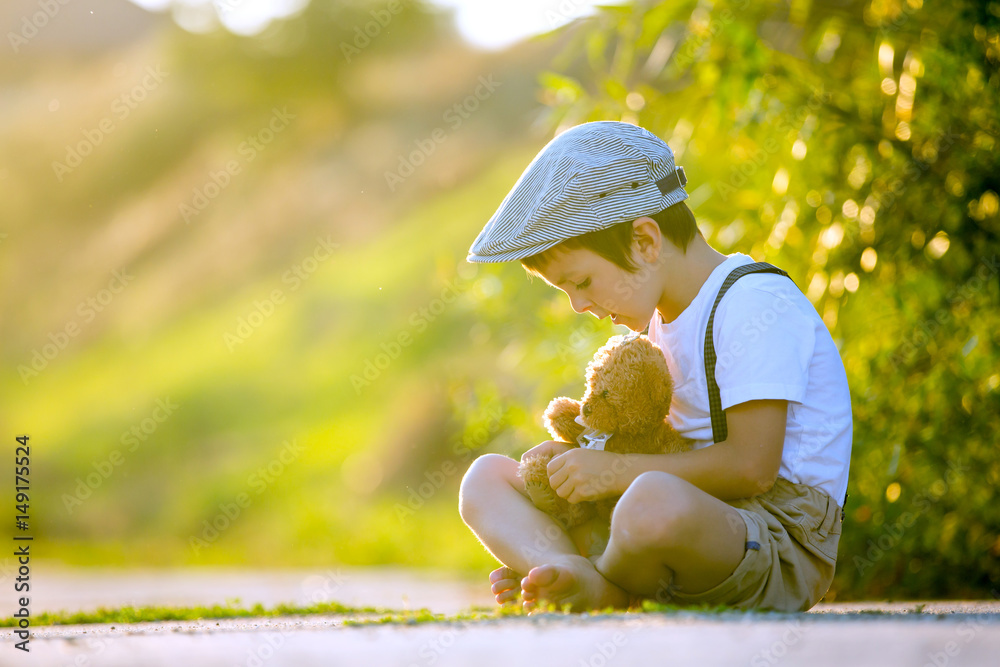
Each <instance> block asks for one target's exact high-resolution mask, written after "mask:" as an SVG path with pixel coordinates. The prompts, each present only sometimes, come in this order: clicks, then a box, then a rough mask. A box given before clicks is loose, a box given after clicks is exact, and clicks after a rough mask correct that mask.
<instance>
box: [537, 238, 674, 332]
mask: <svg viewBox="0 0 1000 667" xmlns="http://www.w3.org/2000/svg"><path fill="white" fill-rule="evenodd" d="M634 259H635V255H634V253H633V260H634ZM538 272H539V273H541V274H542V276H543V277H544V278H545V282H547V283H549V284H550V285H552V286H553V287H555V288H557V289H560V290H562V291H563V292H565V293H566V295H567V296H569V300H570V303H571V304H572V306H573V310H575V311H576V312H578V313H583V312H589V313H590V314H591V315H593V316H594V317H596V318H598V319H601V320H603V319H604V318H605V317H611V318H612V321H613V322H614V323H615V324H624V325H625V326H627V327H628V328H629V329H631V330H632V331H642V330H643V329H645V328H646V325H648V324H649V320H650V318H652V316H653V311H654V310H655V309H656V303H657V297H656V296H655V295H654V286H653V285H652V284H651V283H652V282H653V281H652V280H650V275H649V274H648V273H647V272H644V271H642V270H641V269H640V271H639V273H629V272H628V271H626V270H625V269H623V268H621V267H619V266H618V265H616V264H614V263H613V262H610V261H608V260H606V259H604V258H603V257H601V256H600V255H598V254H597V253H595V252H593V251H591V250H588V249H586V248H573V249H571V250H565V249H561V248H560V249H558V250H557V251H556V252H555V253H554V256H553V257H552V259H551V260H550V261H549V263H548V264H547V265H546V266H545V267H544V269H539V271H538ZM643 278H645V279H643Z"/></svg>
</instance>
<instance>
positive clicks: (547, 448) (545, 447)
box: [521, 440, 576, 463]
mask: <svg viewBox="0 0 1000 667" xmlns="http://www.w3.org/2000/svg"><path fill="white" fill-rule="evenodd" d="M575 448H576V446H575V445H571V444H569V443H568V442H561V441H559V440H546V441H545V442H543V443H542V444H540V445H535V446H534V447H532V448H531V449H529V450H528V451H526V452H525V453H524V454H521V462H522V463H523V462H524V459H526V458H528V457H529V456H544V455H546V454H551V455H552V456H559V455H560V454H562V453H563V452H566V451H569V450H570V449H575Z"/></svg>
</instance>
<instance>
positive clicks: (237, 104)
mask: <svg viewBox="0 0 1000 667" xmlns="http://www.w3.org/2000/svg"><path fill="white" fill-rule="evenodd" d="M591 4H592V3H589V2H581V1H576V0H563V1H562V2H556V1H555V0H551V1H543V2H534V3H530V2H522V3H510V2H506V3H503V4H501V3H488V2H477V3H473V2H471V1H470V2H459V1H457V0H447V1H445V0H441V1H440V2H429V1H428V2H424V1H418V0H390V1H386V2H383V1H380V0H374V1H372V2H367V1H361V0H358V1H351V2H347V1H334V0H311V1H310V0H214V2H209V1H208V0H133V1H132V2H130V1H129V0H71V1H69V0H5V2H4V3H3V5H2V6H0V26H2V27H3V33H4V42H5V43H4V44H3V45H2V46H0V202H2V207H0V211H2V212H0V340H2V348H0V349H2V352H0V354H2V360H3V374H2V376H0V425H2V429H0V432H2V434H3V437H4V438H6V439H7V443H6V446H5V451H7V452H8V454H7V455H5V456H4V457H3V461H2V464H0V470H3V471H6V472H4V473H3V474H4V478H5V479H8V480H10V479H12V478H13V463H14V461H13V452H14V446H15V443H14V438H15V436H16V435H20V434H28V435H30V438H31V439H30V444H31V445H32V449H31V452H32V458H31V462H32V466H31V495H30V512H29V514H30V517H31V518H30V530H29V532H31V533H32V534H33V535H35V539H36V543H35V544H36V552H35V553H36V554H37V555H38V556H40V557H45V558H50V559H53V560H56V561H58V562H60V563H65V564H67V565H97V564H100V565H112V566H120V567H123V568H127V567H135V566H140V565H141V566H157V567H159V566H163V567H166V566H191V565H209V564H222V565H232V566H236V565H239V566H255V567H261V568H267V567H279V566H280V567H285V566H309V567H313V566H329V565H333V564H341V565H345V566H348V565H371V564H396V565H403V566H412V567H429V568H439V569H442V570H446V571H447V572H449V573H451V575H453V576H455V577H467V578H470V579H473V580H475V581H480V580H484V577H485V574H486V572H488V571H489V570H490V569H492V568H493V567H495V565H496V563H495V561H494V560H493V558H492V557H491V556H490V555H489V554H488V553H487V552H486V551H485V550H484V549H483V548H482V546H480V545H479V543H478V542H477V541H476V540H475V538H474V537H473V536H472V534H471V533H470V532H469V531H468V529H467V528H466V527H465V526H464V524H463V523H462V521H461V519H460V517H459V515H458V510H457V494H458V487H459V482H460V480H461V477H462V474H463V473H464V471H465V470H466V469H467V467H468V465H469V464H470V463H471V461H472V460H473V458H474V457H475V456H478V455H480V454H482V453H486V452H501V453H504V454H508V455H510V456H514V457H517V456H519V455H520V454H521V453H522V452H523V451H525V450H526V449H528V448H529V447H531V446H533V445H534V444H537V443H538V442H542V441H544V440H546V439H548V436H547V433H546V432H545V430H544V428H543V427H542V424H541V412H542V410H543V409H544V408H545V406H546V404H547V403H548V401H549V399H550V398H551V397H553V396H557V395H560V394H568V395H576V394H579V393H580V391H581V387H582V378H583V371H584V368H585V366H586V363H587V361H589V359H590V358H591V356H592V354H593V352H594V351H595V350H596V348H597V347H599V346H600V345H601V344H603V342H604V341H605V340H606V338H607V337H608V336H610V335H612V334H614V333H621V332H623V331H624V329H623V328H617V327H614V325H611V324H610V323H608V322H598V321H597V320H594V319H593V318H591V317H590V316H589V315H577V314H576V313H574V312H573V311H572V309H571V308H570V305H569V302H568V300H567V299H566V298H565V295H563V294H562V293H561V292H557V291H556V290H552V289H551V288H549V287H548V286H546V285H544V284H543V283H541V281H534V282H531V281H529V280H528V279H527V278H526V275H525V273H524V271H523V269H521V268H520V266H519V265H517V263H511V264H501V265H471V264H468V263H466V262H465V256H466V253H467V250H468V248H469V246H470V245H471V243H472V241H473V239H474V238H475V236H476V235H477V234H478V232H479V230H480V229H481V228H482V226H483V224H484V223H485V221H486V220H488V219H489V216H490V215H491V214H492V212H493V211H494V210H495V209H496V207H497V206H498V205H499V203H500V201H501V199H502V198H503V196H504V195H505V194H506V192H507V190H508V189H509V188H510V187H511V185H513V183H514V182H515V180H516V179H517V177H518V176H519V175H520V173H521V171H522V170H523V169H524V167H525V166H526V165H527V164H528V162H529V161H530V159H531V158H532V157H533V156H534V155H535V153H536V152H537V151H538V150H539V149H540V148H541V147H542V146H544V145H545V143H547V142H548V141H549V140H550V139H551V138H552V137H553V136H555V134H556V133H558V132H559V131H561V130H563V129H565V128H567V127H569V126H572V125H575V124H578V123H581V122H585V121H588V120H598V119H615V120H624V121H627V122H633V123H637V124H639V125H642V126H644V127H646V128H648V129H650V130H651V131H653V132H654V133H656V134H657V135H658V136H660V137H662V138H663V139H665V140H666V141H667V142H668V143H669V144H670V146H671V147H672V148H673V150H674V152H675V154H676V157H677V160H678V163H679V164H681V165H683V166H684V168H685V170H686V172H687V174H688V177H689V183H688V190H689V192H690V193H691V198H690V201H689V204H690V205H691V207H692V208H693V210H694V212H695V214H696V216H697V218H698V222H699V226H700V227H701V229H702V231H703V232H704V234H705V235H706V237H707V238H708V239H709V242H710V243H711V244H712V245H713V246H715V247H716V248H717V249H719V250H720V251H721V252H724V253H732V252H744V253H747V254H750V255H752V256H753V257H754V258H755V259H757V260H761V261H768V262H771V263H774V264H776V265H778V266H781V267H783V268H784V269H786V270H787V271H789V273H790V275H791V277H792V278H793V279H794V280H795V282H796V284H798V285H799V287H800V288H802V289H803V291H805V292H806V293H807V295H808V297H809V298H810V300H811V301H812V303H813V304H814V305H815V306H816V309H817V311H818V312H819V314H820V315H821V316H822V318H823V320H824V321H825V322H826V324H827V326H828V328H829V330H830V332H831V334H832V335H833V338H834V340H835V341H836V343H837V345H838V347H839V348H840V351H841V355H842V358H843V360H844V364H845V367H846V369H847V373H848V379H849V382H850V386H851V392H852V396H853V405H854V417H855V424H854V434H855V439H854V450H853V458H852V462H851V477H850V485H849V489H848V491H849V493H850V497H849V499H848V502H847V519H846V521H845V524H844V530H843V538H842V541H841V545H840V561H839V563H838V569H837V576H836V579H835V581H834V585H833V588H832V589H831V591H830V593H829V594H828V595H827V598H826V599H827V601H833V600H839V601H843V600H859V599H884V598H890V599H897V600H899V599H911V598H922V599H934V598H948V597H950V598H984V597H991V596H992V597H1000V590H998V589H1000V502H998V501H1000V497H998V491H997V489H998V486H1000V457H998V455H997V443H998V438H997V432H998V431H1000V364H998V360H1000V352H998V345H1000V335H998V333H997V332H998V330H1000V310H998V307H997V306H998V301H1000V258H998V253H1000V242H998V234H1000V214H998V209H1000V199H998V193H1000V157H998V155H1000V154H998V142H1000V94H998V91H1000V72H998V68H997V66H998V61H1000V2H985V1H975V2H954V3H923V2H922V0H864V1H855V0H831V1H830V2H811V1H810V0H776V1H751V0H734V1H731V2H730V1H724V0H720V1H718V2H707V1H697V2H692V1H682V2H669V3H667V2H663V3H655V2H632V3H620V4H608V5H604V6H601V7H598V8H594V7H592V6H591ZM2 493H4V494H8V493H9V494H10V495H9V496H6V497H8V498H13V489H12V488H10V489H9V491H8V490H5V491H3V492H2ZM13 514H14V510H13V509H11V518H10V520H8V521H4V525H5V526H6V528H5V530H4V535H5V536H8V537H9V535H10V534H12V533H14V532H17V531H16V529H15V528H14V526H13ZM10 560H11V559H9V558H8V565H9V561H10Z"/></svg>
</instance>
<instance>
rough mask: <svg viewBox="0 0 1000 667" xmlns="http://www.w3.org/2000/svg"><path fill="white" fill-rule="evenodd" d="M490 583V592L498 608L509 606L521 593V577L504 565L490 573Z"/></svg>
mask: <svg viewBox="0 0 1000 667" xmlns="http://www.w3.org/2000/svg"><path fill="white" fill-rule="evenodd" d="M490 583H491V584H492V586H491V587H490V590H492V591H493V594H494V595H495V596H496V598H497V604H499V605H500V606H504V605H507V606H510V603H512V602H515V601H516V600H517V595H518V593H520V592H521V588H520V586H521V575H519V574H518V573H517V572H515V571H514V570H512V569H510V568H509V567H507V566H506V565H505V566H502V567H498V568H497V569H495V570H493V571H492V572H490Z"/></svg>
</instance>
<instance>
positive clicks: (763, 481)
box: [744, 468, 778, 498]
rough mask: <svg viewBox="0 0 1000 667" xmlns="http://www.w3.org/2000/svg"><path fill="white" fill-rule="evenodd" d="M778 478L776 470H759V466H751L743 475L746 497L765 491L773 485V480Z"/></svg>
mask: <svg viewBox="0 0 1000 667" xmlns="http://www.w3.org/2000/svg"><path fill="white" fill-rule="evenodd" d="M777 479H778V471H777V470H760V469H759V468H752V469H750V470H748V471H747V474H746V475H745V477H744V481H745V483H746V488H747V494H746V497H748V498H749V497H751V496H756V495H760V494H761V493H767V492H768V491H770V490H771V487H773V486H774V483H775V481H777Z"/></svg>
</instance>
